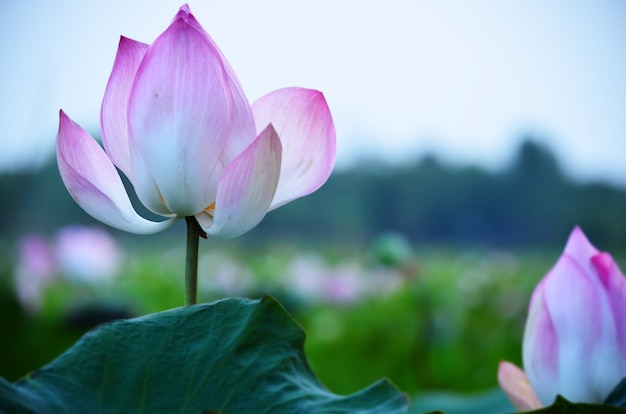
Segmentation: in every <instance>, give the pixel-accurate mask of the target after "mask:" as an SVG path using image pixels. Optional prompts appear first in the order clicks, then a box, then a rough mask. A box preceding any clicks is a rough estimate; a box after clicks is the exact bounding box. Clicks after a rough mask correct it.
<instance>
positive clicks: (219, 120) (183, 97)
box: [128, 10, 232, 217]
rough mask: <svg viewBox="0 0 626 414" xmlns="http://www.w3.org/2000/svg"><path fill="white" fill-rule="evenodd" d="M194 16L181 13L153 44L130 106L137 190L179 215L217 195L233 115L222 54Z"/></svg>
mask: <svg viewBox="0 0 626 414" xmlns="http://www.w3.org/2000/svg"><path fill="white" fill-rule="evenodd" d="M183 12H184V10H183ZM191 17H192V16H190V15H186V14H185V13H179V16H178V17H177V18H176V19H175V20H174V22H172V24H171V25H170V27H169V28H168V29H167V30H166V31H165V32H164V33H163V34H162V35H161V36H159V38H158V39H157V40H156V41H155V42H154V43H153V44H152V46H150V48H149V49H148V51H147V52H146V54H145V56H144V58H143V60H142V62H141V64H140V66H139V68H138V70H137V75H136V77H135V82H134V84H133V87H132V90H131V93H130V99H129V109H128V125H129V132H130V138H129V140H130V154H131V160H132V170H133V171H132V175H133V179H132V180H133V184H134V185H135V189H136V191H137V194H138V196H139V197H140V199H141V200H142V202H143V203H144V204H145V205H146V206H147V207H148V208H150V209H151V210H152V211H154V212H163V211H164V209H163V206H166V210H169V211H171V212H173V213H174V214H176V215H177V216H179V217H184V216H190V215H194V214H196V213H198V212H200V211H202V210H203V209H204V208H205V207H206V206H207V205H208V204H210V203H211V202H212V201H213V200H215V195H216V193H217V183H218V178H219V175H220V174H221V171H222V169H223V168H224V165H223V164H221V163H220V161H219V160H220V156H221V154H222V151H223V149H224V147H225V145H226V141H227V140H228V137H229V133H230V129H231V115H232V96H231V91H230V90H229V89H228V82H227V73H226V71H225V69H224V65H223V64H222V61H221V55H220V53H219V51H217V50H216V49H215V47H214V45H213V44H211V43H210V42H209V41H208V40H207V38H206V36H205V34H204V33H201V32H199V31H198V30H197V28H196V26H195V25H194V24H191V23H190V21H192V18H191Z"/></svg>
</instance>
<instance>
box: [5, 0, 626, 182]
mask: <svg viewBox="0 0 626 414" xmlns="http://www.w3.org/2000/svg"><path fill="white" fill-rule="evenodd" d="M188 3H189V5H190V7H191V9H192V12H193V13H194V14H195V15H196V18H197V19H198V20H199V21H200V23H201V24H202V25H203V26H204V27H205V29H206V30H207V31H208V32H209V33H210V34H211V36H212V37H213V38H214V39H215V41H216V42H217V43H218V45H219V46H220V48H221V49H222V51H223V52H224V54H225V55H226V57H227V58H228V60H229V61H230V63H231V64H232V66H233V67H234V69H235V71H236V72H237V74H238V76H239V78H240V80H241V83H242V84H243V87H244V89H245V91H246V93H247V95H248V97H249V98H250V99H251V100H254V99H256V98H258V97H259V96H261V95H263V94H264V93H266V92H269V91H271V90H273V89H276V88H280V87H284V86H294V85H297V86H305V87H310V88H315V89H319V90H321V91H323V92H324V94H325V95H326V97H327V100H328V102H329V104H330V106H331V111H332V112H333V115H334V118H335V122H336V126H337V132H338V163H339V165H348V164H350V162H352V161H353V160H355V159H357V158H360V157H369V156H372V155H375V156H381V157H383V158H385V159H387V160H390V161H392V162H396V161H403V160H407V159H409V158H411V157H417V156H419V155H420V154H423V153H424V152H425V151H433V152H435V153H436V154H438V155H439V156H440V157H442V158H443V159H444V160H445V161H448V162H451V163H457V164H458V163H461V164H468V163H479V164H482V165H484V166H487V167H488V168H493V169H497V168H501V167H503V166H505V165H506V163H507V162H509V161H510V158H511V156H512V154H513V151H514V149H515V147H516V145H517V143H518V139H519V137H520V136H521V134H522V133H524V132H530V133H534V134H537V135H539V136H541V137H543V138H545V139H546V142H547V144H548V145H549V146H550V147H551V148H553V149H554V150H555V151H556V152H557V153H558V155H559V157H560V158H562V160H563V162H564V164H565V165H564V166H565V168H566V169H567V171H568V172H569V173H570V174H571V175H573V176H575V177H577V178H580V179H584V180H588V179H609V180H611V181H612V182H615V183H619V184H621V185H622V186H626V2H624V1H621V0H602V1H593V2H592V1H587V0H580V1H577V0H552V1H544V0H512V1H506V2H504V1H498V0H493V1H486V0H479V1H472V2H465V1H451V0H428V1H416V0H414V1H408V0H405V1H399V0H388V1H373V0H360V1H357V0H342V1H336V0H317V1H294V0H265V1H262V2H261V1H254V0H234V1H233V0H229V1H222V2H217V1H214V0H196V1H194V0H190V1H189V2H188ZM181 4H182V2H181V1H172V0H159V1H158V2H157V1H153V0H126V1H123V0H109V1H89V2H87V1H80V0H71V1H56V2H49V1H44V0H41V1H35V0H20V1H17V0H13V1H4V2H3V3H2V5H0V30H1V31H2V36H0V54H1V56H3V58H2V61H3V65H2V66H1V67H0V108H1V109H2V110H1V111H0V140H1V141H0V142H1V143H2V151H0V169H6V168H10V167H11V166H15V165H24V164H28V163H30V162H32V161H33V160H37V159H42V158H44V157H50V156H52V154H53V149H54V139H55V136H56V130H57V125H58V110H59V108H63V109H64V110H65V111H66V112H67V113H68V115H69V116H70V117H72V119H74V120H75V121H76V122H78V123H79V124H81V125H82V126H84V127H85V128H87V129H89V130H91V131H97V128H98V119H99V108H100V103H101V99H102V95H103V93H104V88H105V86H106V81H107V79H108V76H109V73H110V70H111V67H112V64H113V59H114V57H115V51H116V48H117V42H118V39H119V36H120V35H122V34H123V35H125V36H128V37H131V38H133V39H136V40H140V41H143V42H146V43H150V42H152V41H153V40H154V39H155V38H156V37H157V36H158V35H159V34H160V33H161V32H162V31H163V30H164V29H165V28H166V27H167V25H168V24H169V22H170V20H171V19H172V17H173V16H174V14H175V13H176V11H177V10H178V7H179V6H180V5H181Z"/></svg>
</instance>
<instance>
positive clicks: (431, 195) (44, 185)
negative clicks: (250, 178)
mask: <svg viewBox="0 0 626 414" xmlns="http://www.w3.org/2000/svg"><path fill="white" fill-rule="evenodd" d="M625 184H626V183H625ZM0 194H2V203H1V204H0V213H1V217H2V220H1V221H0V234H2V235H3V236H5V237H14V236H17V235H19V234H21V233H24V232H26V231H43V232H46V231H53V230H55V229H56V228H58V227H60V226H62V225H65V224H69V223H90V222H93V219H91V218H90V217H89V216H88V215H87V214H86V213H84V212H83V211H82V210H81V209H80V208H79V207H78V206H77V205H76V204H75V203H74V202H73V200H72V199H71V197H70V196H69V195H68V193H67V191H66V190H65V188H64V187H63V183H62V182H61V179H60V177H59V173H58V171H57V168H56V163H51V164H49V165H47V166H45V167H44V168H41V169H39V170H38V171H35V172H28V173H26V172H25V173H19V174H4V175H0ZM575 225H579V226H581V227H582V228H583V230H584V231H585V233H586V234H587V236H588V237H589V239H590V240H593V242H594V244H595V245H596V246H598V247H599V248H601V249H602V250H616V251H622V250H623V249H624V246H626V189H625V188H621V189H620V188H615V187H612V186H610V185H608V184H604V183H587V184H580V183H575V182H573V181H572V180H570V179H569V178H568V177H567V176H565V175H564V173H563V172H562V170H561V168H560V166H559V163H558V160H557V158H556V157H555V155H554V154H553V153H552V152H551V151H550V150H549V149H547V148H545V147H543V146H542V145H540V144H537V143H536V142H535V141H533V140H530V139H529V140H526V141H524V142H523V143H522V144H521V145H520V148H519V150H518V152H517V155H516V157H515V159H514V161H513V162H512V164H511V165H510V166H509V167H508V168H507V169H505V170H504V171H501V172H498V173H490V172H487V171H485V170H482V169H480V168H479V167H463V168H460V167H457V168H452V167H449V166H445V165H443V164H441V163H440V162H438V161H437V160H436V159H435V158H433V157H431V156H426V157H424V158H423V159H421V160H419V161H417V162H415V163H413V164H412V165H404V166H396V167H394V166H389V165H381V164H377V163H375V162H367V163H363V164H362V165H361V166H359V167H355V168H351V169H349V170H345V171H336V172H334V173H333V175H332V176H331V178H330V179H329V180H328V182H327V183H326V184H325V185H324V186H323V187H322V188H321V189H320V190H318V191H317V192H315V193H314V194H312V195H310V196H308V197H305V198H303V199H299V200H296V201H294V202H293V203H291V204H288V205H286V206H284V207H281V208H280V209H278V210H276V212H272V213H270V214H268V216H267V217H266V218H265V219H264V221H263V222H262V223H261V224H260V225H259V226H258V227H257V228H255V229H254V230H253V231H252V232H250V233H249V234H248V235H246V236H245V239H246V241H247V242H269V241H280V240H282V241H285V240H304V241H310V242H323V243H326V242H328V241H333V242H341V243H355V242H357V243H360V242H361V241H367V240H370V239H372V238H374V237H376V236H377V235H379V234H381V233H384V232H390V231H397V232H400V233H402V234H404V235H405V236H406V237H407V238H409V239H410V240H411V241H413V242H415V243H419V244H422V243H442V244H467V243H472V244H481V245H500V246H501V245H507V246H520V247H523V246H548V245H549V246H562V245H563V244H564V243H565V241H566V239H567V236H568V234H569V232H570V231H571V230H572V228H573V227H574V226H575ZM175 227H179V229H178V230H174V231H180V230H182V229H180V227H184V226H175Z"/></svg>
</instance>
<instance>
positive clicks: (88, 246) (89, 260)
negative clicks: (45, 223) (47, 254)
mask: <svg viewBox="0 0 626 414" xmlns="http://www.w3.org/2000/svg"><path fill="white" fill-rule="evenodd" d="M55 248H56V255H57V262H58V265H59V272H60V273H61V274H62V275H63V276H64V277H67V278H70V279H72V280H74V281H80V282H107V281H109V280H111V279H112V278H114V277H115V276H117V274H118V272H119V269H120V265H121V260H122V252H121V250H120V248H119V246H118V243H117V241H116V240H115V239H114V238H113V236H112V235H111V234H110V233H109V232H107V231H106V230H104V229H103V228H101V227H95V226H92V227H82V226H68V227H64V228H62V229H61V230H59V232H58V233H57V236H56V243H55Z"/></svg>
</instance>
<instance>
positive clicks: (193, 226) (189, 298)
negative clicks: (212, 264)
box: [185, 216, 207, 305]
mask: <svg viewBox="0 0 626 414" xmlns="http://www.w3.org/2000/svg"><path fill="white" fill-rule="evenodd" d="M185 221H186V222H187V254H186V257H185V305H195V304H196V303H197V302H198V245H199V241H200V237H202V238H203V239H206V238H207V234H206V233H205V232H204V230H202V227H200V224H198V221H197V220H196V218H195V217H193V216H187V217H185Z"/></svg>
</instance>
